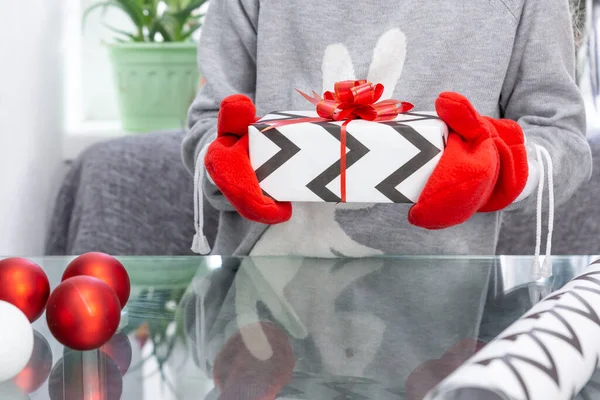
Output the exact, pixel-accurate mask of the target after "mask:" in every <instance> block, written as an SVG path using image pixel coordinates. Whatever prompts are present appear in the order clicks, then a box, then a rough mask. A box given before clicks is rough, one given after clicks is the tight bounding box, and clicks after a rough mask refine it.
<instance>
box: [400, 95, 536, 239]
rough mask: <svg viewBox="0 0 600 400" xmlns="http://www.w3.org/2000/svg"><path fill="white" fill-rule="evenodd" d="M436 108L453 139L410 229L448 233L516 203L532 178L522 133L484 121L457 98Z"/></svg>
mask: <svg viewBox="0 0 600 400" xmlns="http://www.w3.org/2000/svg"><path fill="white" fill-rule="evenodd" d="M435 107H436V111H437V113H438V115H439V117H440V118H441V119H442V120H443V121H444V122H446V124H448V127H449V129H450V134H449V135H448V143H447V145H446V149H445V150H444V153H443V154H442V157H441V159H440V162H439V163H438V165H437V166H436V168H435V169H434V171H433V174H432V175H431V177H430V178H429V180H428V182H427V184H426V185H425V188H424V189H423V192H422V193H421V196H420V197H419V200H418V201H417V203H416V204H415V205H414V206H413V207H412V208H411V210H410V212H409V216H408V218H409V221H410V223H411V224H413V225H416V226H419V227H422V228H426V229H443V228H448V227H451V226H454V225H458V224H462V223H463V222H465V221H467V220H468V219H469V218H471V217H472V216H473V215H474V214H475V213H477V212H491V211H499V210H501V209H503V208H505V207H507V206H508V205H510V204H511V203H512V202H513V201H515V200H516V199H517V197H518V196H519V194H521V192H522V191H523V189H524V188H525V184H526V183H527V178H528V174H529V169H528V164H527V151H526V149H525V137H524V135H523V131H522V129H521V127H520V126H519V125H518V124H517V123H516V122H514V121H510V120H496V119H492V118H489V117H483V116H481V115H479V113H477V111H476V110H475V109H474V108H473V106H472V105H471V103H470V102H469V101H468V100H467V99H466V98H465V97H463V96H461V95H459V94H457V93H442V94H441V95H440V96H439V98H438V99H437V101H436V103H435Z"/></svg>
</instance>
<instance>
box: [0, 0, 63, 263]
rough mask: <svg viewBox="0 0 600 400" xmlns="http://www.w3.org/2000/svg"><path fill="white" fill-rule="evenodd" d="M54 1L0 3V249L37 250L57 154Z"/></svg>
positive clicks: (57, 23)
mask: <svg viewBox="0 0 600 400" xmlns="http://www.w3.org/2000/svg"><path fill="white" fill-rule="evenodd" d="M62 3H63V2H62V0H61V1H48V0H27V1H5V2H3V4H2V25H1V27H0V255H29V256H31V255H39V254H42V252H43V242H44V236H45V231H46V229H47V223H48V218H49V210H50V204H51V203H52V200H53V196H54V193H55V190H56V187H57V184H58V182H57V174H58V171H59V167H60V163H61V158H62V157H61V154H60V150H61V143H60V141H61V138H62V128H61V125H62V119H63V118H62V109H61V103H62V99H63V96H62V90H61V89H62V85H61V61H62V49H61V45H62V41H61V36H62V35H61V31H62V24H61V20H62V17H63V16H62Z"/></svg>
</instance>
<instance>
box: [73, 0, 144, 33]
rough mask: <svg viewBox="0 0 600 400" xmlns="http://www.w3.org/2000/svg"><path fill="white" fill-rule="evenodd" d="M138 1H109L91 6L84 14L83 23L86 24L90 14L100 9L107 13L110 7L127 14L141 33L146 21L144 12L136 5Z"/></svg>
mask: <svg viewBox="0 0 600 400" xmlns="http://www.w3.org/2000/svg"><path fill="white" fill-rule="evenodd" d="M136 1H137V0H108V1H104V2H101V3H96V4H93V5H91V6H90V7H88V9H87V10H86V11H85V12H84V14H83V21H84V23H85V21H86V19H87V17H88V16H89V14H90V13H91V12H92V11H94V10H96V9H98V8H103V9H104V11H106V9H107V8H108V7H111V6H112V7H115V8H118V9H120V10H121V11H123V12H124V13H125V14H127V16H128V17H129V18H130V19H131V21H132V22H133V23H134V24H135V26H136V27H137V28H138V31H140V32H141V29H142V27H143V25H144V21H143V17H144V14H143V10H142V9H141V8H140V7H139V5H138V4H136Z"/></svg>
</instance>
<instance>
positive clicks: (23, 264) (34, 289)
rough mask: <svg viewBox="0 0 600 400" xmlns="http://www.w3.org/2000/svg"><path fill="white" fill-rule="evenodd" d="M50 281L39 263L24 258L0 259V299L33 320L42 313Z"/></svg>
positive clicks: (48, 293) (48, 292)
mask: <svg viewBox="0 0 600 400" xmlns="http://www.w3.org/2000/svg"><path fill="white" fill-rule="evenodd" d="M49 295H50V283H49V282H48V277H47V276H46V273H45V272H44V271H43V270H42V268H40V266H39V265H37V264H35V263H33V262H31V261H29V260H27V259H24V258H6V259H4V260H1V261H0V300H4V301H6V302H8V303H11V304H13V305H15V306H16V307H17V308H19V309H20V310H21V311H23V313H24V314H25V315H26V316H27V318H28V319H29V321H31V322H33V321H35V320H36V319H38V318H39V317H40V316H41V315H42V314H43V313H44V307H46V301H48V296H49Z"/></svg>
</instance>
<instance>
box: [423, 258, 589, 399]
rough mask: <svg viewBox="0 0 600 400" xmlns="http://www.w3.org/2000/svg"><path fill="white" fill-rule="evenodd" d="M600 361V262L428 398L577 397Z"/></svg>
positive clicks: (473, 358)
mask: <svg viewBox="0 0 600 400" xmlns="http://www.w3.org/2000/svg"><path fill="white" fill-rule="evenodd" d="M599 361H600V260H599V261H596V262H595V263H594V264H592V265H591V266H590V267H589V268H587V269H586V270H585V271H584V272H583V273H582V274H581V275H579V276H577V277H576V278H574V279H573V280H572V281H571V282H569V283H568V284H567V285H565V286H564V287H563V288H562V289H561V290H559V291H557V292H554V293H552V294H550V295H549V296H548V297H546V298H545V299H544V300H542V301H541V302H540V303H538V304H537V305H536V306H535V307H533V308H532V309H531V310H530V311H529V312H528V313H527V314H525V315H524V316H523V317H521V318H520V319H519V320H517V321H516V322H515V323H514V324H513V325H511V326H510V327H509V328H508V329H506V330H505V331H504V332H503V333H502V334H500V335H499V336H498V337H497V338H496V339H494V340H493V341H492V342H491V343H489V344H488V345H487V346H486V347H484V348H483V349H482V350H481V351H480V352H479V353H477V354H476V355H475V356H473V357H472V358H471V359H470V360H468V361H467V362H466V363H465V364H463V365H462V366H461V367H460V368H458V369H457V370H456V371H455V372H454V373H453V374H451V375H450V376H449V377H448V378H446V379H445V380H444V381H442V382H441V383H440V384H439V385H438V386H437V387H436V388H434V389H433V390H432V391H431V392H430V393H429V394H428V395H427V396H426V397H425V400H467V399H469V400H471V399H473V400H475V399H477V400H571V399H572V398H573V397H575V395H576V394H577V393H579V392H580V391H581V390H582V389H583V388H584V387H585V386H586V384H587V383H588V382H589V380H590V379H591V377H592V375H593V374H594V372H595V371H596V369H597V368H599V367H600V362H599Z"/></svg>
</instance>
